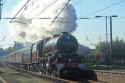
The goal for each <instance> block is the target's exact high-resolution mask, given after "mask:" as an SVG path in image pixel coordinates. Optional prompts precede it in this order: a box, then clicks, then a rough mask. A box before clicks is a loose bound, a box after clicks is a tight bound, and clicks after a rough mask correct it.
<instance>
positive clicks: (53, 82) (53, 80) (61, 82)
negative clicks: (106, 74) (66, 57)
mask: <svg viewBox="0 0 125 83" xmlns="http://www.w3.org/2000/svg"><path fill="white" fill-rule="evenodd" d="M6 65H7V66H8V67H10V68H11V69H13V70H15V71H18V72H22V73H28V74H30V75H32V76H33V77H38V78H41V79H43V80H46V81H48V83H107V82H103V81H92V80H87V79H84V80H82V81H71V80H66V79H62V78H57V77H51V76H46V75H41V74H40V73H37V72H32V71H27V70H24V69H19V68H17V67H14V66H12V65H9V64H7V63H6Z"/></svg>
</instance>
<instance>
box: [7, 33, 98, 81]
mask: <svg viewBox="0 0 125 83" xmlns="http://www.w3.org/2000/svg"><path fill="white" fill-rule="evenodd" d="M77 50H78V41H77V39H76V38H75V37H74V36H72V35H70V34H69V33H67V32H64V33H63V34H62V35H56V36H53V37H51V38H50V37H49V38H45V39H43V40H40V41H39V42H37V43H34V44H32V45H29V46H27V47H24V48H22V49H20V50H18V51H16V52H13V53H11V54H9V55H8V56H7V57H6V59H7V61H8V62H9V63H11V64H12V65H14V66H16V67H19V68H23V69H27V70H31V71H37V72H40V73H41V74H45V75H52V76H57V77H62V78H66V79H70V78H72V79H80V78H82V79H83V78H84V79H90V80H97V76H96V74H95V73H94V71H92V70H86V69H85V64H84V57H81V56H78V54H77Z"/></svg>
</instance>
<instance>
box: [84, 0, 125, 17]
mask: <svg viewBox="0 0 125 83" xmlns="http://www.w3.org/2000/svg"><path fill="white" fill-rule="evenodd" d="M123 2H125V0H121V1H119V2H117V3H114V4H112V5H109V6H107V7H104V8H102V9H99V10H97V11H94V12H91V13H88V14H86V15H85V17H86V16H90V15H93V14H96V13H98V12H101V11H103V10H105V9H108V8H111V7H113V6H115V5H118V4H120V3H123Z"/></svg>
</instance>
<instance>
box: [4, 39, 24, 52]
mask: <svg viewBox="0 0 125 83" xmlns="http://www.w3.org/2000/svg"><path fill="white" fill-rule="evenodd" d="M23 46H24V45H23V44H22V43H20V42H16V41H15V42H14V46H13V47H9V48H7V49H6V52H7V53H11V52H14V51H17V50H19V49H21V48H22V47H23Z"/></svg>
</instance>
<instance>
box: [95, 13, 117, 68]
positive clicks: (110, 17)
mask: <svg viewBox="0 0 125 83" xmlns="http://www.w3.org/2000/svg"><path fill="white" fill-rule="evenodd" d="M95 17H96V18H100V17H105V19H106V55H107V67H108V65H109V62H108V31H107V18H109V19H110V56H112V17H118V16H117V15H112V16H95Z"/></svg>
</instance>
